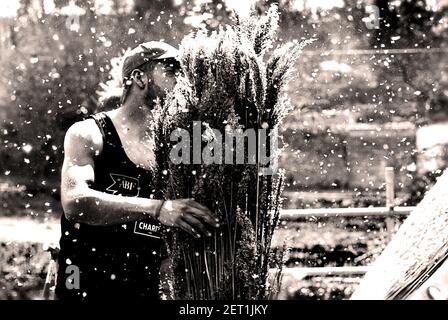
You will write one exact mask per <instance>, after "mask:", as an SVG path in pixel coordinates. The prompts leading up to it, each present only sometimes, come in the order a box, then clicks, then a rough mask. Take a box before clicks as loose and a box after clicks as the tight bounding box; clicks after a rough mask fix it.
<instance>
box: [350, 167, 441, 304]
mask: <svg viewBox="0 0 448 320" xmlns="http://www.w3.org/2000/svg"><path fill="white" fill-rule="evenodd" d="M447 186H448V172H444V174H443V175H442V176H441V177H439V179H438V180H437V183H436V184H435V185H434V186H433V187H432V188H431V189H430V190H429V191H428V192H427V194H426V195H425V197H424V198H423V200H422V201H421V202H420V203H419V204H418V206H417V207H416V209H415V210H414V211H413V212H412V213H411V215H410V216H409V217H408V218H407V219H406V220H405V222H404V223H403V225H402V226H401V227H400V229H399V230H398V232H397V233H396V234H395V236H394V237H393V238H392V240H391V242H390V243H389V244H388V245H387V246H386V248H385V249H384V251H383V252H382V254H381V255H380V256H379V257H378V258H377V260H376V261H375V262H374V264H373V266H372V269H371V270H370V271H369V272H368V273H367V274H366V276H365V278H364V279H363V280H362V282H361V283H360V285H359V287H358V288H357V289H356V290H355V292H354V294H353V295H352V299H380V300H383V299H407V298H410V297H411V296H412V294H413V293H415V292H416V290H418V289H419V288H420V287H421V286H422V285H423V284H424V283H425V281H426V280H427V279H428V278H430V277H431V275H432V274H433V273H434V272H435V271H436V270H437V269H438V268H439V267H440V266H441V265H442V264H443V262H444V261H445V260H446V258H447V256H448V202H447V201H446V199H447V198H448V188H447Z"/></svg>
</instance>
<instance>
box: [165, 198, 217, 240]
mask: <svg viewBox="0 0 448 320" xmlns="http://www.w3.org/2000/svg"><path fill="white" fill-rule="evenodd" d="M159 220H160V222H161V223H162V224H164V225H166V226H171V227H178V228H181V229H182V230H184V231H186V232H188V233H189V234H191V235H192V236H193V237H196V238H200V237H201V234H200V233H202V234H204V235H206V236H208V237H210V236H211V235H212V234H211V232H210V231H209V230H208V228H207V227H214V228H218V227H219V219H218V218H217V217H216V216H215V215H214V214H213V213H212V212H211V211H210V210H209V209H208V208H206V207H204V206H203V205H201V204H199V203H197V202H196V201H194V200H193V199H179V200H168V201H165V202H164V203H163V205H162V207H161V208H160V215H159Z"/></svg>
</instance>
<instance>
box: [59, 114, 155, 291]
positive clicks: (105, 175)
mask: <svg viewBox="0 0 448 320" xmlns="http://www.w3.org/2000/svg"><path fill="white" fill-rule="evenodd" d="M92 118H93V119H94V120H95V122H96V124H97V125H98V127H99V129H100V131H101V133H102V135H103V150H102V152H101V154H99V155H98V156H96V157H95V159H94V165H95V182H94V183H93V185H92V186H91V187H92V189H95V190H98V191H101V192H106V193H110V194H114V195H122V196H128V197H143V198H153V197H156V198H157V196H158V195H157V194H156V191H155V190H154V187H153V176H152V173H151V172H150V171H148V170H145V169H143V168H141V167H138V166H137V165H135V164H134V163H133V162H132V161H131V160H130V159H129V158H128V156H127V155H126V152H125V151H124V149H123V146H122V143H121V141H120V137H119V135H118V133H117V131H116V129H115V127H114V125H113V123H112V121H111V120H110V118H109V117H108V116H107V115H106V114H105V113H99V114H96V115H93V116H92ZM161 233H162V226H161V224H160V223H159V222H158V221H156V220H155V219H152V218H149V219H146V220H143V221H136V222H129V223H126V224H121V225H114V226H91V225H86V224H82V223H75V222H71V221H68V220H67V219H66V218H65V215H64V214H63V215H62V217H61V239H60V247H61V250H60V253H59V257H58V261H59V272H58V281H57V286H56V294H57V296H58V298H61V299H64V298H75V299H104V298H127V299H129V298H138V297H142V298H157V297H158V292H159V270H160V264H161V259H162V258H164V257H163V254H164V250H163V248H164V242H163V240H162V239H161ZM70 265H71V266H75V267H77V268H79V271H80V281H79V284H80V285H79V289H77V288H73V285H69V286H68V287H69V288H68V287H67V285H66V283H65V282H66V279H67V277H70V276H73V274H74V270H75V271H76V269H73V267H71V268H68V267H69V266H70ZM67 268H68V269H67ZM67 270H69V271H67Z"/></svg>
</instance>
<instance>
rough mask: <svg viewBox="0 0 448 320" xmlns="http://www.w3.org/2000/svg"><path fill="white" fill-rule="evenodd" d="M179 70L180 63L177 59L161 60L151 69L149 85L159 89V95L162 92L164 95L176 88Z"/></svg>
mask: <svg viewBox="0 0 448 320" xmlns="http://www.w3.org/2000/svg"><path fill="white" fill-rule="evenodd" d="M179 72H180V68H179V64H178V63H177V62H176V61H175V60H167V61H163V60H162V61H159V62H157V63H156V64H155V66H154V67H153V69H152V71H151V76H150V79H151V82H150V83H149V85H150V87H151V86H153V87H155V89H156V90H157V91H159V92H158V94H157V96H160V94H163V96H164V95H165V94H166V93H167V92H170V91H172V90H173V89H174V86H175V85H176V77H177V76H178V75H179Z"/></svg>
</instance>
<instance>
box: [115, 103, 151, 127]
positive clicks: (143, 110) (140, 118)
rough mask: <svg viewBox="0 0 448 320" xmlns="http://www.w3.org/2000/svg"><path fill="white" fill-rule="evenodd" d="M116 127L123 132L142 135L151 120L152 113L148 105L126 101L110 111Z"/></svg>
mask: <svg viewBox="0 0 448 320" xmlns="http://www.w3.org/2000/svg"><path fill="white" fill-rule="evenodd" d="M111 116H112V117H113V120H115V121H114V122H115V123H116V125H117V126H118V127H117V129H118V130H121V131H122V132H123V133H125V134H128V133H130V134H132V135H139V136H144V135H145V134H146V132H147V130H148V129H149V127H150V124H151V123H152V122H153V114H152V112H151V109H150V107H149V106H147V105H144V104H142V103H136V101H134V102H131V101H129V102H126V103H125V104H123V105H122V106H121V107H120V108H118V109H116V110H114V111H112V112H111Z"/></svg>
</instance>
